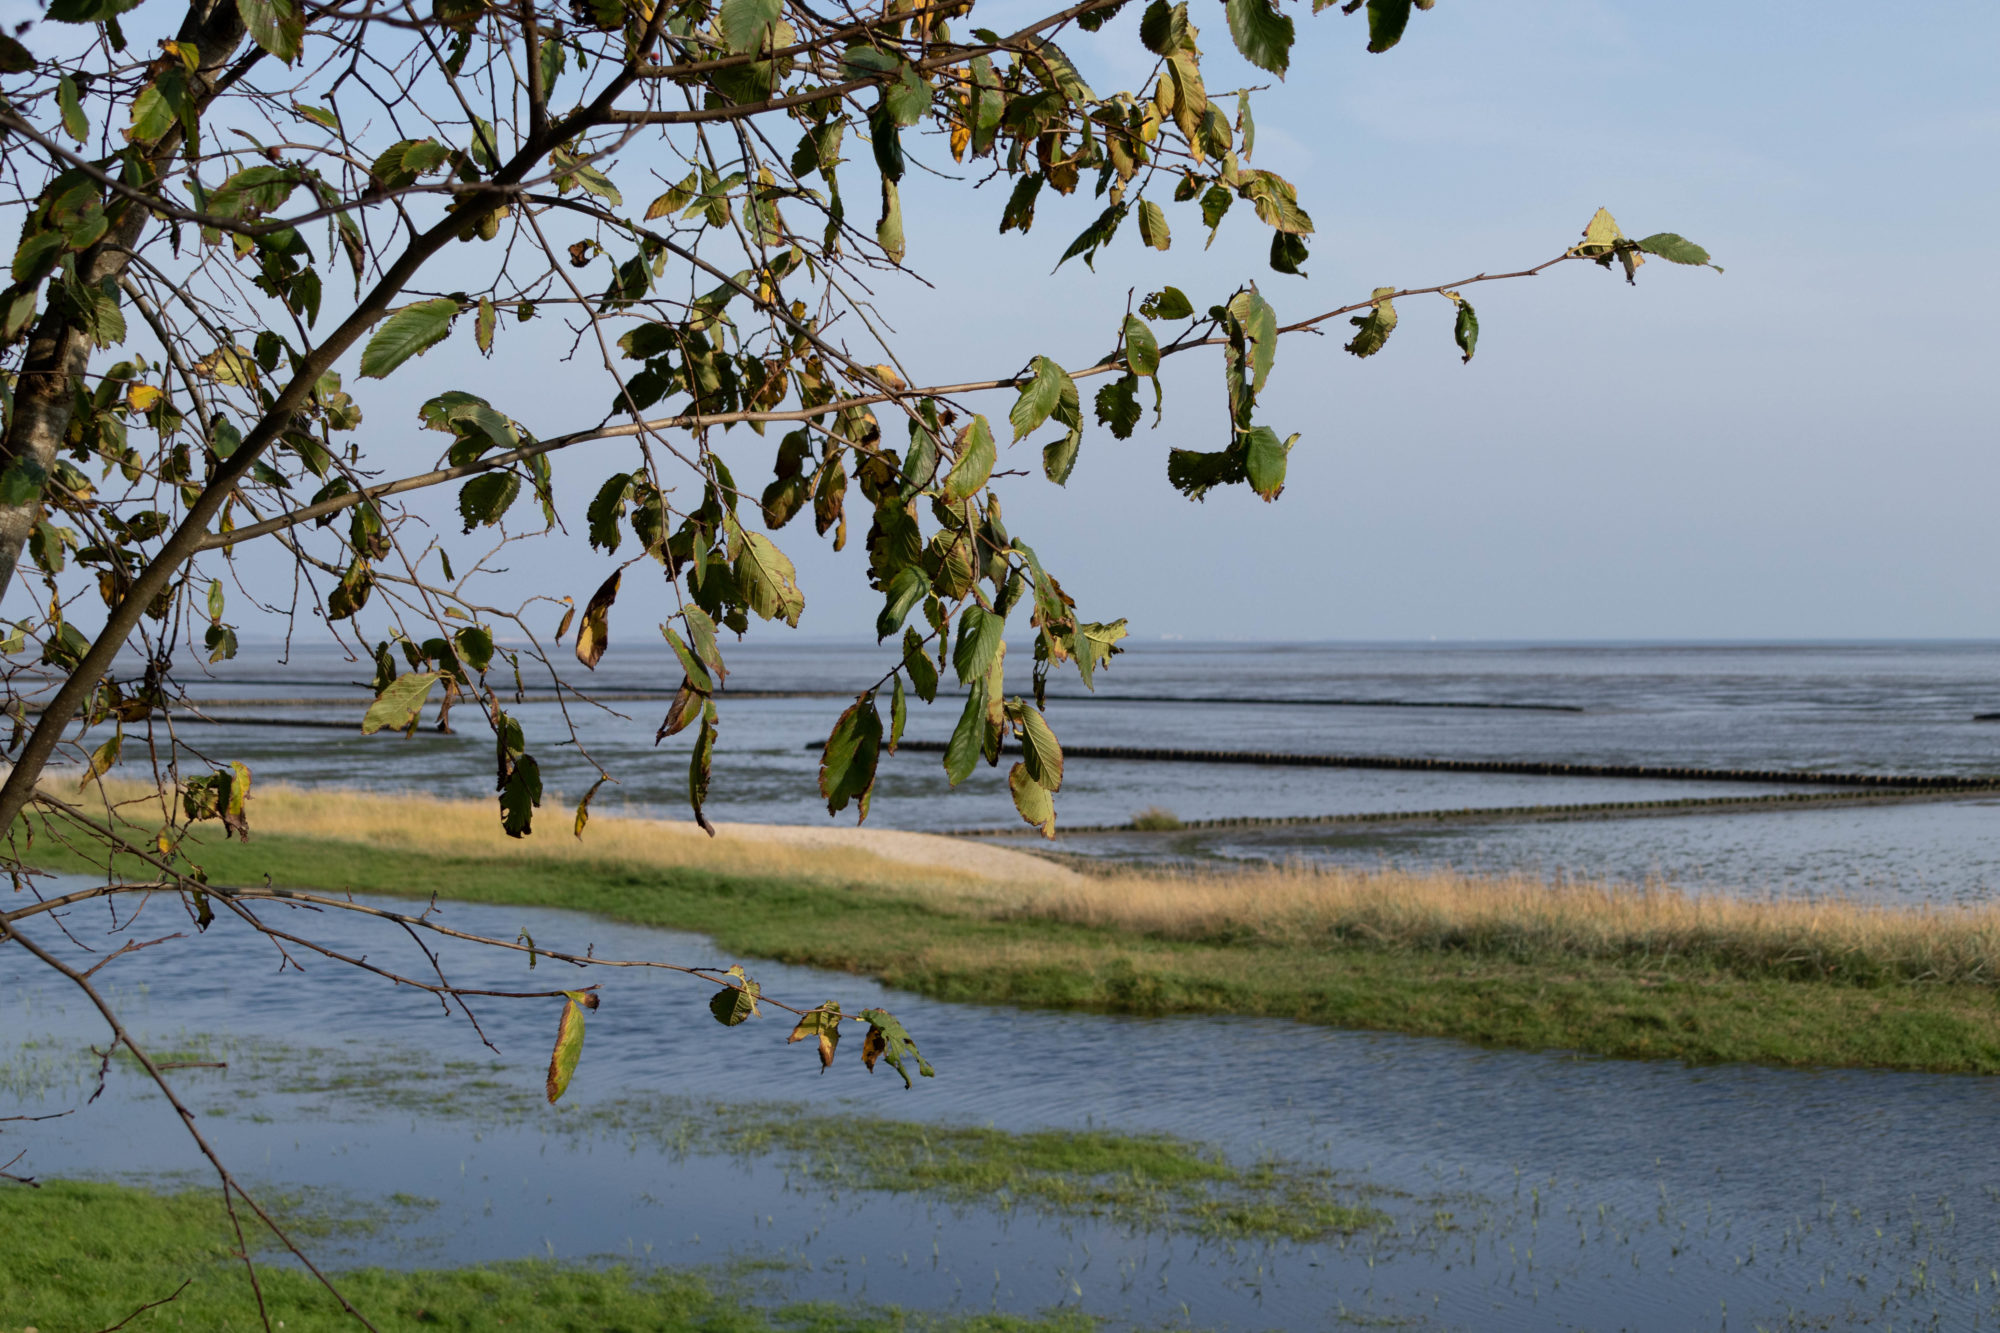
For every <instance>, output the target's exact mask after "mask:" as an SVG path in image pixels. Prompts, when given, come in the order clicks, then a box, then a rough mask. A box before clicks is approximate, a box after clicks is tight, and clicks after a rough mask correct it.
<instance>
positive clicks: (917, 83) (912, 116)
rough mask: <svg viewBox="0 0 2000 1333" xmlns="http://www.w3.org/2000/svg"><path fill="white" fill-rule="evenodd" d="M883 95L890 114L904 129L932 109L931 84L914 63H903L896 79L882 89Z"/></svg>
mask: <svg viewBox="0 0 2000 1333" xmlns="http://www.w3.org/2000/svg"><path fill="white" fill-rule="evenodd" d="M882 97H883V104H884V105H885V106H887V107H888V109H889V114H890V115H891V116H893V117H894V118H895V121H896V124H897V125H898V126H900V127H902V128H904V129H908V128H909V127H910V126H912V125H915V124H916V123H917V122H918V121H920V120H922V119H923V118H924V113H925V112H927V111H929V110H930V109H931V86H930V84H929V83H928V82H926V81H925V79H924V76H923V75H922V74H920V73H918V72H917V69H916V67H915V66H914V65H908V64H904V65H901V66H900V67H899V68H898V69H897V71H896V81H895V82H894V83H892V84H889V85H888V86H887V87H885V88H884V89H883V90H882Z"/></svg>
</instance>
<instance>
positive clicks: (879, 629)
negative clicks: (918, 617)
mask: <svg viewBox="0 0 2000 1333" xmlns="http://www.w3.org/2000/svg"><path fill="white" fill-rule="evenodd" d="M930 590H931V581H930V579H929V578H928V577H926V575H925V574H924V571H923V569H922V567H921V566H918V565H906V566H904V567H903V568H902V569H899V570H897V571H896V574H895V577H894V578H892V579H890V580H889V586H888V587H887V588H886V589H884V597H885V602H884V605H883V607H882V612H881V614H880V615H878V616H876V617H875V641H876V642H877V643H880V642H881V641H882V640H884V639H886V638H888V637H889V636H890V635H891V634H894V633H895V632H896V631H897V630H899V629H901V628H902V627H903V622H904V621H905V620H907V619H908V618H909V615H910V608H912V607H914V606H915V605H916V604H917V603H918V602H920V601H922V600H923V599H924V595H925V594H926V593H928V592H929V591H930Z"/></svg>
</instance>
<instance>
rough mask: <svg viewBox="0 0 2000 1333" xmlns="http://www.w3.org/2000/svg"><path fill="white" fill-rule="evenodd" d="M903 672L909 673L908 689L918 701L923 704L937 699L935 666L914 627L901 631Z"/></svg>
mask: <svg viewBox="0 0 2000 1333" xmlns="http://www.w3.org/2000/svg"><path fill="white" fill-rule="evenodd" d="M903 670H905V671H907V672H909V673H910V688H911V689H913V690H915V691H916V692H917V697H918V698H919V699H922V700H923V701H924V702H925V703H932V702H934V701H935V700H936V699H937V687H938V675H937V666H936V664H935V663H933V662H932V661H931V658H930V654H929V653H926V652H925V651H924V641H923V637H922V636H921V635H919V634H918V633H917V631H916V627H915V626H911V627H910V628H909V629H906V630H904V631H903Z"/></svg>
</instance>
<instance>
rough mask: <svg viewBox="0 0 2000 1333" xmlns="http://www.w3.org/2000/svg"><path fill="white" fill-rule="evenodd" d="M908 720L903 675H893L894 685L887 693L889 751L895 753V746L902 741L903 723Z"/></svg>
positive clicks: (908, 710)
mask: <svg viewBox="0 0 2000 1333" xmlns="http://www.w3.org/2000/svg"><path fill="white" fill-rule="evenodd" d="M909 720H910V705H909V701H908V700H906V699H905V698H904V697H903V677H902V676H901V674H898V675H897V676H896V677H895V685H894V688H893V689H892V690H891V692H890V694H889V753H890V754H894V753H896V747H897V746H898V745H901V744H902V743H903V725H904V724H905V723H907V722H908V721H909Z"/></svg>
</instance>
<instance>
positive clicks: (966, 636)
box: [951, 605, 1007, 684]
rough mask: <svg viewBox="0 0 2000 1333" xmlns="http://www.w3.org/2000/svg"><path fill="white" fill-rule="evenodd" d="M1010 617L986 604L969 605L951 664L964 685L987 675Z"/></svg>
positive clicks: (1002, 639)
mask: <svg viewBox="0 0 2000 1333" xmlns="http://www.w3.org/2000/svg"><path fill="white" fill-rule="evenodd" d="M1006 635H1007V617H1005V616H1003V615H1001V614H1000V613H999V612H997V611H988V610H987V609H986V608H985V607H983V606H976V605H975V606H968V607H966V608H965V614H963V615H962V616H960V617H959V619H958V640H957V642H956V643H954V644H953V645H952V650H951V666H952V670H953V671H956V672H957V673H958V679H959V682H960V683H961V684H964V683H966V682H968V681H973V680H978V679H981V678H983V677H984V676H985V675H986V670H987V668H988V667H990V666H992V665H993V659H994V658H996V657H998V656H999V655H1000V645H1001V643H1002V642H1003V641H1004V640H1005V639H1006Z"/></svg>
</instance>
